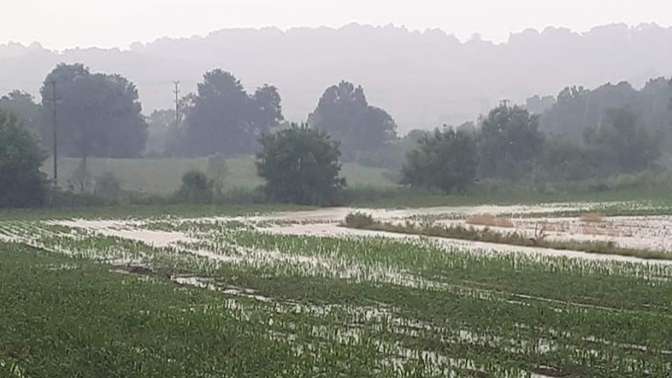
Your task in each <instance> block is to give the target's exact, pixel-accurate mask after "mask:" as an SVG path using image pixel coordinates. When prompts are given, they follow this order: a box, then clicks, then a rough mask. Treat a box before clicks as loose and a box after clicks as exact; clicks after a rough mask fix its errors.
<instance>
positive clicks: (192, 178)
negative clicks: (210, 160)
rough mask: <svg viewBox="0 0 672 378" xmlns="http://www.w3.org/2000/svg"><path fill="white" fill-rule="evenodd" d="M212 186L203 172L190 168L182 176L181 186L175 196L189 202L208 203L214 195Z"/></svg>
mask: <svg viewBox="0 0 672 378" xmlns="http://www.w3.org/2000/svg"><path fill="white" fill-rule="evenodd" d="M213 186H214V185H213V183H212V180H210V179H208V176H206V175H205V173H203V172H200V171H196V170H192V171H189V172H187V173H185V174H184V175H183V176H182V186H181V187H180V190H179V191H178V192H177V197H178V199H180V200H182V201H186V202H191V203H209V202H212V198H213V195H214V190H213Z"/></svg>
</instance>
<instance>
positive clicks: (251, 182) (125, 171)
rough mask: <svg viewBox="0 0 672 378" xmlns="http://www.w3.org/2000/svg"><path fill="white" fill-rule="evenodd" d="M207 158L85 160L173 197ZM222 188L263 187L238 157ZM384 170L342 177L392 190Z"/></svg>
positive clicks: (68, 169) (135, 185) (67, 170)
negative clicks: (184, 176) (185, 178)
mask: <svg viewBox="0 0 672 378" xmlns="http://www.w3.org/2000/svg"><path fill="white" fill-rule="evenodd" d="M59 161H60V167H59V170H60V174H59V185H60V186H61V187H62V188H68V187H69V185H70V184H69V182H70V181H71V179H72V178H73V176H74V175H75V172H76V171H77V169H78V167H79V166H80V163H81V160H80V159H74V158H66V159H60V160H59ZM211 164H212V163H209V160H208V158H193V159H97V158H92V159H89V160H88V163H87V165H88V171H89V174H90V175H91V177H93V178H96V177H100V176H102V175H103V174H105V173H112V174H113V175H114V176H115V177H117V178H118V179H119V180H120V181H121V185H122V188H123V189H125V190H129V191H136V192H144V193H150V194H162V195H166V194H172V193H174V192H175V191H177V190H178V189H179V187H180V184H181V179H182V175H183V174H184V173H186V172H187V171H189V170H193V169H196V170H200V171H202V172H205V173H208V172H210V171H211V170H212V169H213V168H212V166H211ZM224 165H225V168H224V169H223V175H222V180H221V182H222V184H223V186H222V189H223V190H225V191H229V190H234V189H254V188H256V187H257V186H259V185H262V184H263V180H262V179H261V178H260V177H259V176H257V171H256V167H255V165H254V159H253V158H252V157H241V158H235V159H227V160H226V162H225V163H224ZM51 167H52V163H51V160H48V161H46V162H45V164H44V168H43V170H44V172H45V173H49V174H50V173H51ZM385 172H386V170H384V169H378V168H371V167H364V166H361V165H358V164H352V163H346V164H343V171H342V174H343V176H344V177H345V178H346V180H347V181H348V184H349V185H350V186H351V187H354V188H357V187H374V188H381V189H386V188H394V187H396V185H395V184H394V183H393V182H392V181H391V180H390V179H389V178H388V176H387V175H385Z"/></svg>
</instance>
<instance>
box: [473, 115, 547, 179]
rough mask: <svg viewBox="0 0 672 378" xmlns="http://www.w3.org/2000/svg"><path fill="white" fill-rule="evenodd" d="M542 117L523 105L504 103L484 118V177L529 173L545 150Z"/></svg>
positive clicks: (481, 139) (514, 176)
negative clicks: (540, 124) (532, 113)
mask: <svg viewBox="0 0 672 378" xmlns="http://www.w3.org/2000/svg"><path fill="white" fill-rule="evenodd" d="M543 143H544V137H543V134H542V133H541V132H540V131H539V118H538V117H537V116H536V115H530V113H529V112H528V111H527V110H525V109H524V108H521V107H519V106H509V105H507V104H502V105H501V106H499V107H497V108H495V109H493V110H492V111H490V113H489V114H488V117H487V118H486V119H484V120H483V122H482V124H481V130H480V135H479V141H478V149H479V155H480V168H479V171H480V175H481V176H482V177H491V178H505V179H518V178H521V177H523V176H526V175H528V174H529V173H530V172H531V171H532V170H533V167H534V165H535V162H536V159H537V158H538V157H539V156H540V154H541V152H542V147H543Z"/></svg>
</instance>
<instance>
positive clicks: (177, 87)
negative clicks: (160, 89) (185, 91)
mask: <svg viewBox="0 0 672 378" xmlns="http://www.w3.org/2000/svg"><path fill="white" fill-rule="evenodd" d="M173 84H174V85H175V90H174V93H175V127H179V126H180V82H179V81H174V82H173Z"/></svg>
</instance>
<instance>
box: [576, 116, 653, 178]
mask: <svg viewBox="0 0 672 378" xmlns="http://www.w3.org/2000/svg"><path fill="white" fill-rule="evenodd" d="M661 140H662V138H658V137H657V136H656V135H655V134H652V133H649V132H648V131H647V130H646V129H645V128H644V127H643V126H641V125H639V124H638V120H637V116H636V115H635V114H634V113H633V112H632V111H630V110H628V109H627V108H618V109H610V110H608V111H607V112H606V116H605V122H604V123H602V124H601V125H600V126H599V127H596V128H593V129H591V130H589V131H588V132H587V133H586V144H587V145H588V148H589V149H590V150H591V153H592V154H593V156H594V159H595V160H597V161H598V164H599V165H600V167H601V170H602V171H603V172H604V173H633V172H637V171H641V170H644V169H646V168H649V167H651V166H652V164H653V163H654V162H655V161H656V160H657V159H658V158H659V157H660V153H661V151H660V141H661Z"/></svg>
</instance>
